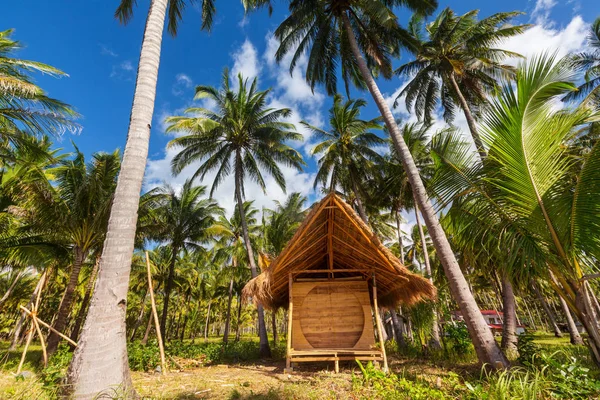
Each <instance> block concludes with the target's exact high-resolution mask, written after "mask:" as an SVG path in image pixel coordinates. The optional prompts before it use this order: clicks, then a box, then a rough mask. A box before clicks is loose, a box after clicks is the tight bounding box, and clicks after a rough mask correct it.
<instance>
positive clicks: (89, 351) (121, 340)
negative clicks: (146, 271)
mask: <svg viewBox="0 0 600 400" xmlns="http://www.w3.org/2000/svg"><path fill="white" fill-rule="evenodd" d="M167 3H168V0H153V1H152V2H151V3H150V10H149V12H148V18H147V20H146V28H145V31H144V38H143V41H142V50H141V53H140V62H139V66H138V76H137V81H136V85H135V93H134V96H133V106H132V109H131V118H130V122H129V132H128V134H127V144H126V146H125V152H124V153H123V162H122V164H121V172H120V174H119V178H118V182H117V189H116V191H115V195H114V200H113V205H112V209H111V212H110V219H109V222H108V229H107V234H106V240H105V242H104V249H103V252H102V258H101V260H100V272H99V274H98V279H97V282H96V287H95V289H94V295H93V296H92V301H91V304H90V309H89V311H88V315H87V317H86V320H85V324H84V326H83V330H82V333H81V338H80V340H79V343H78V346H77V349H76V350H75V354H74V355H73V360H72V361H71V365H70V366H69V372H68V375H67V381H68V386H69V388H70V390H71V393H72V396H73V397H74V398H91V397H94V396H95V395H97V394H98V393H100V392H102V391H105V390H109V389H110V388H113V389H114V388H115V387H120V388H121V391H122V392H123V393H124V394H125V395H126V396H125V397H127V396H130V397H134V396H135V391H134V389H133V386H132V384H131V375H130V372H129V365H128V363H127V346H126V345H127V337H126V329H125V318H126V310H127V290H128V286H129V274H130V272H131V271H130V270H131V259H132V256H133V248H134V244H135V231H136V222H137V211H138V206H139V197H140V191H141V189H142V182H143V179H144V170H145V168H146V159H147V157H148V144H149V141H150V128H151V123H152V114H153V112H154V99H155V97H156V82H157V80H158V67H159V64H160V51H161V44H162V35H163V28H164V24H165V14H166V9H167Z"/></svg>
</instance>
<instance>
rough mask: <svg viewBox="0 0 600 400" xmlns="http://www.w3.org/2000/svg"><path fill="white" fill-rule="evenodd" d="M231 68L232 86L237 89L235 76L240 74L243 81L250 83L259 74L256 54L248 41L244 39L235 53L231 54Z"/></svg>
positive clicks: (259, 68)
mask: <svg viewBox="0 0 600 400" xmlns="http://www.w3.org/2000/svg"><path fill="white" fill-rule="evenodd" d="M232 58H233V61H234V63H233V68H232V69H231V78H232V80H233V86H234V87H237V86H236V85H237V75H238V74H242V76H243V77H244V79H248V80H249V81H251V80H252V79H254V78H255V77H257V76H258V74H259V73H260V70H261V67H260V64H259V62H258V53H257V51H256V48H255V47H254V45H253V44H252V42H251V41H250V40H249V39H246V40H245V41H244V43H243V44H242V47H240V48H239V49H238V50H237V51H236V52H234V53H233V54H232Z"/></svg>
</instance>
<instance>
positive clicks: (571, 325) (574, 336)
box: [558, 296, 583, 345]
mask: <svg viewBox="0 0 600 400" xmlns="http://www.w3.org/2000/svg"><path fill="white" fill-rule="evenodd" d="M558 301H560V308H561V309H562V311H563V314H565V319H566V320H567V328H568V329H569V337H570V340H571V344H574V345H583V339H582V338H581V335H580V334H579V331H578V330H577V325H575V321H574V320H573V315H572V314H571V310H569V306H568V305H567V302H566V301H565V299H563V298H562V297H560V296H558Z"/></svg>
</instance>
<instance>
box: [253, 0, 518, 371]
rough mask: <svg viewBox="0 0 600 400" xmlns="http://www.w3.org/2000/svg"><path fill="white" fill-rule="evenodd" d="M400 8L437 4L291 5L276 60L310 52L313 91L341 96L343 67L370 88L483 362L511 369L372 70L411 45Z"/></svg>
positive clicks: (385, 71)
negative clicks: (400, 22) (321, 89)
mask: <svg viewBox="0 0 600 400" xmlns="http://www.w3.org/2000/svg"><path fill="white" fill-rule="evenodd" d="M265 4H270V1H269V0H247V3H246V6H247V7H259V6H263V5H265ZM396 5H399V6H403V5H407V6H409V7H411V8H413V9H416V10H417V11H419V12H420V13H422V14H430V13H431V12H433V10H435V7H436V6H437V2H435V1H422V2H412V1H411V2H408V1H405V0H395V1H383V0H374V1H370V2H366V3H365V2H363V1H359V0H349V1H343V2H340V1H336V0H328V1H318V2H316V1H301V2H290V3H289V11H290V16H289V17H287V18H286V19H285V20H284V21H283V22H282V23H281V25H280V26H279V27H278V28H277V29H276V31H275V36H276V37H277V38H278V39H279V41H280V47H279V49H278V50H277V52H276V54H275V56H276V59H277V61H281V60H282V59H283V57H284V55H285V54H287V53H288V52H289V51H290V50H291V49H292V48H293V47H294V46H296V52H295V54H294V57H293V59H292V65H291V67H292V70H293V67H294V64H295V61H296V60H297V59H298V58H299V57H300V56H301V55H302V54H304V53H305V51H306V52H308V67H307V71H306V78H307V80H308V81H309V83H310V84H311V86H313V87H314V86H315V85H316V84H317V83H324V84H325V86H326V88H327V90H328V92H329V93H330V94H334V93H335V92H336V78H335V74H336V72H337V65H340V66H341V68H342V76H343V78H344V81H345V82H346V84H347V86H348V84H349V82H350V81H353V82H354V83H355V84H358V86H359V87H366V88H367V89H368V90H369V92H370V93H371V96H372V97H373V99H374V100H375V103H376V104H377V107H378V109H379V112H380V113H381V115H382V117H383V120H384V122H385V125H386V127H387V129H388V131H389V133H390V136H391V137H392V140H393V142H394V146H395V148H396V151H397V152H398V156H399V157H400V159H401V160H402V164H403V166H404V168H405V170H406V171H407V175H408V180H409V182H410V184H411V187H412V189H413V192H414V194H415V198H416V199H417V202H418V205H419V209H420V210H421V213H422V214H423V218H424V219H425V223H426V224H427V228H428V231H429V234H430V235H431V238H432V240H433V243H434V246H435V248H436V252H437V255H438V257H439V259H440V261H441V263H442V265H443V266H444V271H445V273H446V276H447V277H448V281H449V282H450V288H451V291H452V294H453V296H454V299H455V300H456V302H457V303H458V304H459V306H460V309H461V311H462V314H463V316H464V318H465V322H466V324H467V328H468V329H469V333H470V335H471V339H472V340H473V343H474V346H475V350H476V352H477V355H478V357H479V360H480V361H481V362H482V363H486V364H488V365H491V366H492V367H506V366H508V360H507V359H506V357H505V356H504V354H502V351H501V350H500V349H499V348H498V345H497V344H496V342H495V340H494V337H493V335H492V333H491V332H490V330H489V328H488V326H487V325H486V323H485V321H484V319H483V316H482V315H481V313H480V312H479V307H478V306H477V303H476V302H475V299H474V298H473V294H472V293H471V291H470V290H469V287H468V284H467V281H466V279H465V277H464V275H463V273H462V271H461V270H460V266H459V264H458V262H457V261H456V257H455V256H454V253H453V252H452V248H451V246H450V243H449V242H448V239H447V237H446V234H445V233H444V230H443V229H442V227H441V225H440V223H439V220H438V218H437V215H436V214H435V210H434V209H433V206H432V204H431V202H430V200H429V198H428V196H427V192H426V190H425V186H424V185H423V182H422V180H421V178H420V176H419V170H418V168H417V167H416V165H415V163H414V160H413V158H412V156H411V154H410V150H409V148H408V147H407V145H406V143H405V141H404V139H403V137H402V134H401V132H400V130H399V129H398V126H397V125H396V122H395V120H394V117H393V115H392V112H391V110H390V108H389V106H388V104H387V103H386V101H385V98H384V97H383V95H382V94H381V91H380V90H379V87H378V86H377V83H376V82H375V79H374V78H373V75H372V71H373V70H375V71H376V72H378V73H381V74H382V75H383V76H384V77H388V76H391V72H392V68H391V57H392V56H394V55H396V54H397V53H398V43H403V44H406V45H410V44H411V41H412V40H411V39H410V35H407V34H406V31H405V30H403V29H401V28H400V27H399V25H398V21H397V18H396V16H395V15H394V13H393V11H392V7H393V6H396Z"/></svg>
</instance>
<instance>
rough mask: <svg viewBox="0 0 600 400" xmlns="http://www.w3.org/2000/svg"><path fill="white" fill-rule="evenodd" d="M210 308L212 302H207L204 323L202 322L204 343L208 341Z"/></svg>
mask: <svg viewBox="0 0 600 400" xmlns="http://www.w3.org/2000/svg"><path fill="white" fill-rule="evenodd" d="M211 306H212V300H209V301H208V308H207V309H206V321H205V322H204V341H205V342H206V341H208V324H209V322H210V307H211Z"/></svg>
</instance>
